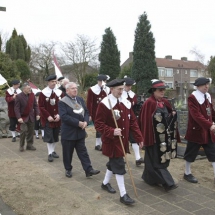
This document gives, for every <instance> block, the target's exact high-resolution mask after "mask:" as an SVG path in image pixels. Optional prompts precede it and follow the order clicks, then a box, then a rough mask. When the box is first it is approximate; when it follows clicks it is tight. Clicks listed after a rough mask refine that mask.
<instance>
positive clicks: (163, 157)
mask: <svg viewBox="0 0 215 215" xmlns="http://www.w3.org/2000/svg"><path fill="white" fill-rule="evenodd" d="M165 162H166V154H163V155H162V156H161V163H165Z"/></svg>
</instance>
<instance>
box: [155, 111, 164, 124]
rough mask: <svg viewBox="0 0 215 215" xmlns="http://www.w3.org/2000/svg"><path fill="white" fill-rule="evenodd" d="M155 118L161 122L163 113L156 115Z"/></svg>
mask: <svg viewBox="0 0 215 215" xmlns="http://www.w3.org/2000/svg"><path fill="white" fill-rule="evenodd" d="M154 118H155V120H156V121H158V122H161V121H162V118H163V117H162V115H161V113H156V114H155V115H154Z"/></svg>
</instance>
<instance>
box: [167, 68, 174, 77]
mask: <svg viewBox="0 0 215 215" xmlns="http://www.w3.org/2000/svg"><path fill="white" fill-rule="evenodd" d="M166 77H173V69H166Z"/></svg>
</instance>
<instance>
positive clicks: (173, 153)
mask: <svg viewBox="0 0 215 215" xmlns="http://www.w3.org/2000/svg"><path fill="white" fill-rule="evenodd" d="M175 157H176V151H175V150H174V151H173V152H172V159H174V158H175Z"/></svg>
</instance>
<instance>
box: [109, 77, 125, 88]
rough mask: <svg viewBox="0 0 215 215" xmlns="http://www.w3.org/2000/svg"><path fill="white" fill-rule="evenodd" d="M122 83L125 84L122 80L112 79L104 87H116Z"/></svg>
mask: <svg viewBox="0 0 215 215" xmlns="http://www.w3.org/2000/svg"><path fill="white" fill-rule="evenodd" d="M124 83H125V80H124V79H114V80H112V81H110V82H108V83H107V84H106V86H108V87H117V86H121V85H124Z"/></svg>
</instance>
